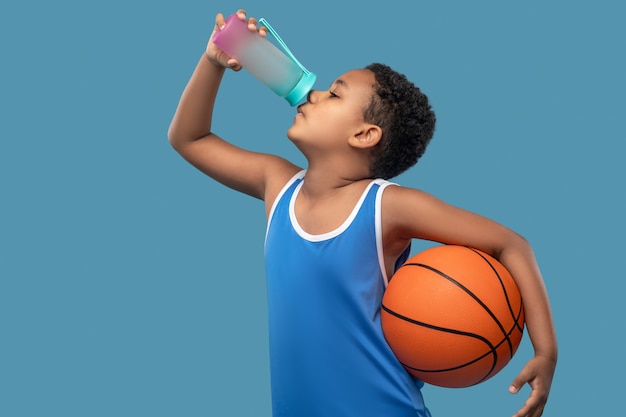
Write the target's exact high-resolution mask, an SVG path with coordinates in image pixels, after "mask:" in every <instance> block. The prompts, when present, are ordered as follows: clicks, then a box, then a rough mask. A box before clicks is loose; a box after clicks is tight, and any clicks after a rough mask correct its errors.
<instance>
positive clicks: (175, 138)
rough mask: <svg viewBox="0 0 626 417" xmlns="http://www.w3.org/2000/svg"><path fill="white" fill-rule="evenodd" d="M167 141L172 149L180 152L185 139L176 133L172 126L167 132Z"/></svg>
mask: <svg viewBox="0 0 626 417" xmlns="http://www.w3.org/2000/svg"><path fill="white" fill-rule="evenodd" d="M167 140H168V142H169V144H170V146H171V147H172V148H174V149H175V150H176V151H179V150H180V147H181V146H182V144H183V143H184V139H183V138H182V137H181V135H180V133H179V132H177V131H176V129H175V128H173V127H172V126H170V127H169V129H168V130H167Z"/></svg>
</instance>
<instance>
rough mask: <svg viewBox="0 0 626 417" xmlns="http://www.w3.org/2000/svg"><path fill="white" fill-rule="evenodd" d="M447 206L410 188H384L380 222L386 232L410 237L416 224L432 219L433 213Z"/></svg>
mask: <svg viewBox="0 0 626 417" xmlns="http://www.w3.org/2000/svg"><path fill="white" fill-rule="evenodd" d="M446 206H447V205H446V204H445V203H444V202H443V201H441V200H439V199H437V198H436V197H434V196H432V195H431V194H429V193H427V192H425V191H422V190H419V189H416V188H410V187H403V186H400V185H396V184H393V185H391V186H388V187H386V188H385V191H384V193H383V196H382V203H381V207H382V212H381V215H382V222H383V226H384V228H385V229H386V230H387V232H390V233H391V234H392V235H396V234H400V235H402V237H408V236H404V235H405V234H407V232H409V234H411V235H412V236H411V237H415V236H414V235H413V232H414V228H415V226H416V224H417V223H422V222H424V221H428V220H429V219H433V218H434V215H435V213H437V212H438V211H440V210H445V207H446Z"/></svg>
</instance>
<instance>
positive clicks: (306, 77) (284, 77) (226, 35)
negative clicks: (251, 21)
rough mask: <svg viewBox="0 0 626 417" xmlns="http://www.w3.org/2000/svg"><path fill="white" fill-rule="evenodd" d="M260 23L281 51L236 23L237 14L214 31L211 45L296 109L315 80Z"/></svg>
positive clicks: (279, 39) (239, 21)
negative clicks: (237, 62) (235, 60)
mask: <svg viewBox="0 0 626 417" xmlns="http://www.w3.org/2000/svg"><path fill="white" fill-rule="evenodd" d="M259 24H260V25H262V26H264V27H266V28H267V31H268V36H269V35H271V36H273V37H274V39H276V41H277V42H278V44H279V45H280V46H281V47H282V48H283V50H282V51H281V50H280V49H279V48H278V47H276V46H274V44H273V43H272V42H270V41H269V40H268V39H265V38H263V37H261V36H259V34H258V33H256V32H252V31H250V30H249V29H248V23H247V22H244V21H242V20H239V18H238V17H237V15H236V14H232V15H230V16H229V17H228V19H226V24H225V26H224V27H223V28H222V29H221V30H219V31H217V32H215V34H214V35H213V43H214V44H215V45H216V46H217V47H218V48H220V49H221V50H222V51H224V52H226V53H227V54H228V55H229V56H231V57H233V58H236V59H237V60H239V63H240V64H241V66H242V67H244V68H245V69H246V70H247V71H248V72H250V73H251V74H252V75H253V76H254V77H255V78H257V79H258V80H259V81H261V82H262V83H263V84H265V85H267V86H268V87H269V88H270V89H271V90H272V91H274V93H276V94H277V95H279V96H280V97H284V98H285V99H286V100H287V101H288V102H289V104H290V105H292V106H295V105H296V104H298V103H299V102H300V101H302V100H303V99H304V98H305V97H306V96H307V94H308V93H309V91H311V89H312V88H313V84H315V80H316V78H317V77H316V75H315V74H313V73H312V72H310V71H308V70H307V69H306V68H305V67H304V66H302V64H300V62H298V60H297V59H296V57H295V56H293V54H292V53H291V51H290V50H289V48H287V45H285V43H284V42H283V41H282V39H281V38H280V36H278V34H277V33H276V31H275V30H274V29H273V28H272V27H271V26H270V25H269V23H268V22H267V21H266V20H265V19H260V20H259Z"/></svg>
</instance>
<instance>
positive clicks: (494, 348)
mask: <svg viewBox="0 0 626 417" xmlns="http://www.w3.org/2000/svg"><path fill="white" fill-rule="evenodd" d="M381 308H382V309H383V310H385V311H386V312H387V313H389V314H391V315H392V316H396V317H398V318H399V319H402V320H405V321H408V322H409V323H412V324H416V325H418V326H422V327H426V328H428V329H433V330H439V331H442V332H444V333H452V334H456V335H459V336H467V337H471V338H474V339H478V340H480V341H481V342H483V343H484V344H486V345H487V346H489V350H488V351H487V352H485V353H484V354H483V355H482V356H480V357H479V358H477V359H474V360H472V361H470V362H468V363H466V364H463V365H459V366H456V367H454V368H450V369H442V370H437V371H426V370H420V369H417V368H412V367H411V366H409V365H406V364H404V363H403V365H404V366H407V367H408V368H411V369H414V370H416V371H422V372H444V371H450V370H454V369H458V368H462V367H464V366H467V365H471V364H472V363H474V362H476V361H479V360H481V359H483V358H484V357H486V356H488V355H489V354H491V355H493V362H492V363H491V368H490V369H489V372H487V373H486V374H485V376H484V377H483V378H482V379H480V381H478V382H481V381H484V380H485V379H487V378H488V377H489V375H490V374H491V373H492V372H493V370H494V369H495V367H496V365H497V364H498V352H497V346H494V345H492V344H491V342H490V341H489V340H487V339H486V338H484V337H482V336H481V335H479V334H475V333H469V332H464V331H461V330H455V329H448V328H446V327H440V326H435V325H432V324H428V323H424V322H421V321H418V320H414V319H412V318H409V317H405V316H403V315H402V314H399V313H396V312H395V311H393V310H391V309H389V308H388V307H386V306H385V305H384V304H381ZM502 343H503V341H501V342H500V343H499V344H498V346H500V345H501V344H502ZM478 382H476V384H477V383H478Z"/></svg>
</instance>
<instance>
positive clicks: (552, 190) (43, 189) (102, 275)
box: [0, 0, 626, 417]
mask: <svg viewBox="0 0 626 417" xmlns="http://www.w3.org/2000/svg"><path fill="white" fill-rule="evenodd" d="M239 7H243V8H246V9H247V10H248V11H249V14H250V15H252V16H256V17H265V18H266V19H267V20H268V21H269V22H270V23H271V24H272V25H273V26H274V27H275V28H276V30H277V31H278V32H279V33H280V34H281V36H282V37H283V39H284V40H285V41H286V42H287V44H288V45H289V46H290V47H291V49H292V51H293V52H294V54H295V55H296V56H297V57H298V59H299V60H300V61H301V62H302V63H303V64H304V65H305V66H307V67H308V68H309V69H310V70H311V71H313V72H315V73H316V74H317V75H318V82H317V84H316V88H318V89H325V88H327V87H328V85H329V84H330V83H331V82H332V80H334V79H335V78H336V77H337V76H339V75H340V74H342V73H343V72H345V71H347V70H350V69H353V68H359V67H363V66H365V65H367V64H369V63H370V62H377V61H378V62H384V63H386V64H389V65H391V66H392V67H394V68H395V69H397V70H398V71H400V72H402V73H404V74H406V75H407V76H408V77H409V78H410V79H411V80H413V81H414V82H415V83H416V84H417V85H419V86H420V87H421V88H422V90H423V91H424V92H425V93H426V94H428V95H429V97H430V98H431V101H432V104H433V107H434V109H435V111H436V113H437V116H438V126H437V131H436V134H435V137H434V139H433V142H432V145H431V146H430V148H429V149H428V151H427V152H426V154H425V156H424V157H423V159H422V160H421V161H420V162H419V163H418V165H417V166H416V167H414V168H413V169H411V170H410V171H409V172H407V173H406V174H403V175H401V176H399V177H397V178H396V179H395V181H396V182H399V183H401V184H402V185H406V186H411V187H416V188H420V189H423V190H425V191H427V192H430V193H432V194H434V195H436V196H438V197H440V198H442V199H444V200H446V201H448V202H450V203H452V204H455V205H459V206H461V207H464V208H466V209H469V210H472V211H475V212H477V213H480V214H483V215H485V216H488V217H491V218H493V219H494V220H497V221H499V222H501V223H504V224H506V225H507V226H509V227H510V228H512V229H514V230H516V231H517V232H519V233H521V234H522V235H524V236H525V237H526V238H527V239H528V240H529V241H530V242H531V244H532V245H533V247H534V248H535V251H536V255H537V258H538V260H539V262H540V266H541V268H542V272H543V274H544V278H545V282H546V286H547V288H548V291H549V293H550V297H551V300H552V307H553V310H554V318H555V322H556V327H557V332H558V337H559V343H560V360H559V364H558V368H557V372H556V375H555V379H554V384H553V389H552V393H551V398H550V401H549V403H548V408H547V409H546V413H545V415H546V416H589V415H600V416H602V415H615V413H616V412H617V413H619V411H618V410H619V409H622V408H623V407H621V385H622V379H623V374H624V371H626V363H625V359H624V354H623V352H624V347H623V342H624V335H623V331H624V321H623V311H624V285H623V282H624V278H625V276H624V275H625V274H624V257H625V251H624V249H626V247H625V246H626V245H625V244H624V234H625V233H626V222H625V221H624V213H625V212H626V205H625V203H624V180H625V179H626V175H625V174H626V170H625V169H624V163H623V158H624V151H625V150H626V147H625V146H624V141H625V140H626V134H625V129H624V125H623V121H624V116H625V110H626V106H625V105H624V97H625V96H626V80H625V75H624V74H626V64H625V54H624V51H625V50H626V48H625V47H626V45H625V43H626V29H625V26H624V20H625V18H626V6H624V3H623V2H620V1H618V0H615V1H602V0H600V1H596V2H591V1H584V2H583V1H556V0H555V1H527V2H509V1H495V0H489V1H487V0H486V1H476V2H468V1H460V0H459V1H424V0H419V1H411V2H408V1H400V0H388V1H385V2H361V1H329V0H317V1H315V2H294V1H273V2H269V1H265V2H261V1H242V2H240V3H234V2H231V1H226V0H221V1H219V0H216V1H197V0H179V1H163V0H151V1H148V0H125V1H121V0H111V1H108V2H95V1H77V0H68V1H63V0H59V1H56V2H48V1H42V0H31V1H28V0H24V1H19V2H17V1H13V2H3V3H2V5H1V6H0V35H1V36H0V51H1V58H0V59H1V65H0V72H1V77H0V110H1V111H0V118H1V124H0V126H1V128H2V130H1V133H0V135H1V136H0V137H1V146H0V415H2V416H6V417H45V416H50V417H52V416H54V417H56V416H59V417H142V416H146V417H169V416H176V417H187V416H189V417H191V416H226V417H229V416H234V417H238V416H255V417H269V416H270V415H271V408H270V389H269V367H268V346H267V324H266V301H265V278H264V272H263V271H264V270H263V239H264V232H265V226H266V224H265V218H264V212H263V205H262V203H261V202H259V201H256V200H254V199H251V198H249V197H246V196H243V195H239V194H237V193H235V192H233V191H231V190H228V189H224V188H223V187H222V186H220V185H218V184H216V183H215V182H213V181H212V180H210V179H209V178H207V177H205V176H203V175H202V174H200V173H199V172H197V171H195V170H194V169H193V168H192V167H191V166H189V165H188V164H186V163H185V162H184V161H183V160H182V158H180V157H179V156H178V155H177V154H176V152H174V151H173V149H172V148H171V147H170V146H169V144H168V141H167V128H168V125H169V122H170V120H171V117H172V115H173V112H174V110H175V107H176V104H177V102H178V98H179V96H180V93H181V92H182V90H183V88H184V86H185V84H186V82H187V80H188V78H189V76H190V75H191V72H192V70H193V68H194V67H195V65H196V63H197V61H198V59H200V57H201V54H202V52H203V50H204V48H205V45H206V42H207V40H208V37H209V34H210V32H211V29H212V26H213V22H214V16H215V14H216V13H217V12H224V13H225V14H230V13H232V12H234V11H235V10H236V9H237V8H239ZM294 114H295V109H294V108H292V107H290V106H289V105H288V104H287V102H286V101H285V100H284V99H282V98H280V97H277V96H275V95H274V94H273V93H272V92H271V91H270V90H269V89H268V88H267V87H265V86H264V85H262V84H260V83H259V82H258V81H257V80H256V79H254V78H253V77H252V76H251V75H250V74H249V73H247V72H246V71H245V70H244V71H241V72H239V73H234V72H229V73H227V75H226V77H225V79H224V82H223V85H222V89H221V91H220V95H219V98H218V107H217V110H216V112H215V119H214V120H215V122H214V128H215V131H216V132H218V133H219V134H221V135H222V136H223V137H225V138H227V139H229V140H231V141H233V142H234V143H236V144H238V145H240V146H243V147H246V148H249V149H253V150H258V151H263V152H272V153H278V154H280V155H283V156H285V157H287V158H290V159H292V160H294V161H296V162H298V163H301V164H303V163H304V161H303V160H302V158H301V157H300V156H299V154H298V153H297V151H296V149H295V148H294V147H293V146H292V145H291V143H290V142H289V141H288V140H287V138H286V136H285V132H286V130H287V128H288V127H289V126H290V124H291V122H292V118H293V116H294ZM425 246H427V244H426V243H423V242H415V245H414V250H415V251H418V250H420V249H421V248H422V247H425ZM531 356H532V347H531V345H530V342H529V339H528V336H527V335H525V337H524V340H523V342H522V345H521V347H520V349H519V351H518V353H517V355H516V356H515V358H514V359H513V360H512V361H511V362H510V364H509V365H508V366H507V367H506V368H505V369H504V370H503V371H502V372H501V373H500V374H498V375H497V376H496V377H494V378H492V379H491V380H489V381H487V382H485V383H483V384H480V385H478V386H475V387H472V388H467V389H443V388H437V387H432V386H426V387H425V388H424V395H425V398H426V401H427V404H428V406H429V407H430V409H431V411H432V413H433V415H434V416H435V417H437V416H456V415H480V416H483V417H492V416H493V417H495V416H508V415H511V414H513V412H515V411H516V410H517V409H518V408H519V407H520V406H521V404H522V403H523V401H524V400H525V399H526V397H527V395H528V392H529V391H528V388H525V389H524V390H523V392H522V393H520V394H519V395H517V396H512V395H510V394H509V393H508V392H507V387H508V385H509V383H510V381H511V380H512V379H513V378H514V377H515V375H516V374H517V373H518V372H519V370H520V369H521V367H522V366H523V364H524V363H525V362H526V360H528V359H529V358H530V357H531ZM302 360H303V361H305V360H306V358H302Z"/></svg>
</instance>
